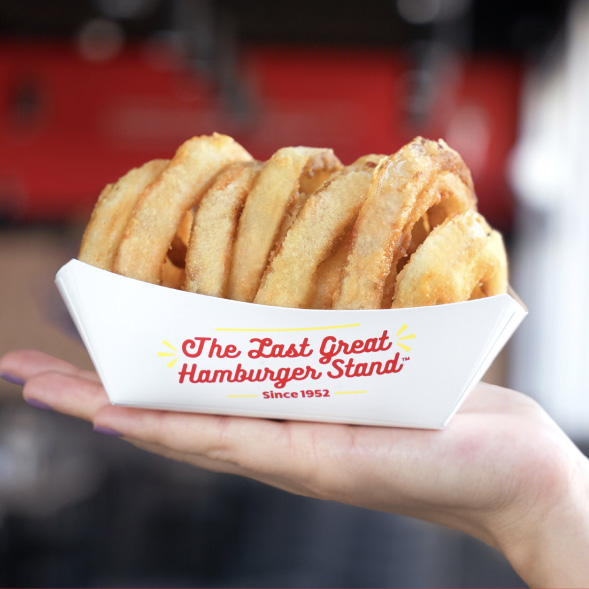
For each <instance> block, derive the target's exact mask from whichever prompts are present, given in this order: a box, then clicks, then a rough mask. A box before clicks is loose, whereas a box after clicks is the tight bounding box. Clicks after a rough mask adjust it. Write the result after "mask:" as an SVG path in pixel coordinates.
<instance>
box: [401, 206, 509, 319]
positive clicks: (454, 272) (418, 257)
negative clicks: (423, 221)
mask: <svg viewBox="0 0 589 589" xmlns="http://www.w3.org/2000/svg"><path fill="white" fill-rule="evenodd" d="M506 291H507V256H506V252H505V247H504V245H503V239H502V237H501V234H500V233H499V232H497V231H495V230H494V229H492V228H491V227H490V226H489V225H488V223H487V222H486V221H485V219H484V218H483V217H482V215H480V214H479V213H476V212H474V211H467V212H465V213H461V214H457V215H454V216H452V217H449V218H448V219H446V220H445V221H444V222H443V223H442V224H441V225H438V227H436V228H435V229H433V230H432V232H431V233H430V234H429V235H428V237H427V239H426V240H425V241H424V242H423V243H422V244H421V245H420V246H419V248H418V249H417V251H416V252H415V253H414V254H413V255H412V256H411V258H410V259H409V261H408V262H407V264H406V265H405V267H404V268H403V270H401V272H400V273H399V276H398V278H397V286H396V290H395V297H394V301H393V305H392V307H393V308H394V309H397V308H404V307H421V306H430V305H441V304H445V303H458V302H461V301H467V300H470V299H471V298H480V297H481V296H492V295H496V294H502V293H504V292H506Z"/></svg>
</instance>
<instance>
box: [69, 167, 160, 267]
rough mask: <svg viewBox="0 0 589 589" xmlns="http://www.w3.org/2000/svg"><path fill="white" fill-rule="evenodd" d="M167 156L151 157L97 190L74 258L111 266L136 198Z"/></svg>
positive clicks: (158, 170) (88, 262)
mask: <svg viewBox="0 0 589 589" xmlns="http://www.w3.org/2000/svg"><path fill="white" fill-rule="evenodd" d="M167 163H168V160H152V161H150V162H147V163H145V164H143V165H142V166H140V167H139V168H133V169H132V170H129V171H128V172H127V173H126V174H125V175H124V176H122V177H121V178H119V180H117V182H115V184H107V185H106V186H105V187H104V189H103V191H102V192H101V193H100V196H99V197H98V200H97V201H96V204H95V205H94V210H93V211H92V215H91V217H90V221H89V222H88V225H87V226H86V230H85V231H84V236H83V237H82V244H81V245H80V252H79V254H78V259H79V260H80V261H82V262H86V263H87V264H92V266H97V267H98V268H102V269H104V270H111V269H112V265H113V260H114V257H115V254H116V252H117V249H118V247H119V243H120V241H121V238H122V236H123V233H124V231H125V227H126V226H127V222H128V221H129V218H130V216H131V213H132V211H133V207H134V206H135V203H136V202H137V199H138V198H139V197H140V196H141V193H142V192H143V191H144V190H145V188H146V187H147V186H148V185H149V184H151V183H152V182H153V181H154V180H155V179H156V178H157V177H158V176H159V175H160V174H161V173H162V171H163V169H164V168H165V167H166V165H167Z"/></svg>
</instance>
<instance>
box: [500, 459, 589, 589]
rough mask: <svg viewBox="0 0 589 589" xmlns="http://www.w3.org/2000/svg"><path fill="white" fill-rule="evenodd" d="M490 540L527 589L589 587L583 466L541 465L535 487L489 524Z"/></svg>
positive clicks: (588, 504) (588, 495) (587, 484)
mask: <svg viewBox="0 0 589 589" xmlns="http://www.w3.org/2000/svg"><path fill="white" fill-rule="evenodd" d="M494 524H495V525H494V526H492V527H493V529H494V532H493V537H494V540H495V543H496V545H497V547H498V548H499V550H500V551H501V552H503V554H504V555H505V556H506V557H507V559H508V560H509V561H510V563H511V565H512V566H513V568H514V569H515V571H516V572H517V573H518V574H519V575H520V576H521V578H522V579H523V580H524V581H525V582H526V583H528V584H529V585H530V586H532V587H588V586H589V563H587V554H588V552H589V462H588V461H587V459H586V458H585V457H584V456H583V455H582V454H581V453H580V452H578V451H576V460H575V461H573V463H572V464H567V462H566V461H564V462H558V463H556V464H555V463H554V461H547V470H546V471H544V472H541V473H539V475H538V487H537V488H535V489H534V490H533V491H532V492H530V493H528V494H527V496H526V497H524V498H521V499H519V500H518V501H517V502H515V503H514V505H513V507H512V509H509V510H507V511H506V512H505V513H504V514H502V516H501V517H500V518H497V520H496V521H495V522H494Z"/></svg>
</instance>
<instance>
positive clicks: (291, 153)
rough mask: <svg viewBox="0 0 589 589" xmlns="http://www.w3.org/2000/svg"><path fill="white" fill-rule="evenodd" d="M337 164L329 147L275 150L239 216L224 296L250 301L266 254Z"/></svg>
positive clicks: (256, 287) (340, 165)
mask: <svg viewBox="0 0 589 589" xmlns="http://www.w3.org/2000/svg"><path fill="white" fill-rule="evenodd" d="M341 167H342V164H341V162H340V161H339V159H338V158H337V157H336V156H335V154H334V153H333V150H331V149H315V148H310V147H285V148H282V149H279V150H278V151H277V152H276V153H275V154H274V155H273V156H272V157H271V158H270V159H269V160H268V161H267V162H266V163H265V164H264V167H263V168H262V171H261V172H260V174H259V176H258V179H257V180H256V182H255V183H254V185H253V187H252V190H251V192H250V194H249V196H248V198H247V200H246V203H245V206H244V207H243V212H242V214H241V217H240V220H239V225H238V230H237V237H236V240H235V249H234V256H233V263H232V265H231V270H230V273H229V283H228V288H227V296H228V298H230V299H234V300H239V301H246V302H251V301H252V300H253V299H254V297H255V295H256V292H257V290H258V286H259V284H260V280H261V278H262V274H263V272H264V270H265V269H266V266H267V264H268V259H269V257H270V254H271V252H272V250H273V249H274V247H275V245H276V243H277V240H278V239H280V237H281V236H282V235H284V234H285V233H286V230H287V228H288V226H289V225H290V223H291V222H292V220H293V218H294V216H295V214H296V211H297V210H298V208H299V207H300V202H301V201H304V199H305V198H306V197H307V196H308V195H309V194H311V193H312V192H314V191H315V190H316V189H317V188H318V187H319V186H320V185H321V184H322V183H323V182H324V181H325V180H327V178H329V176H331V174H333V173H334V172H335V171H337V170H339V169H341Z"/></svg>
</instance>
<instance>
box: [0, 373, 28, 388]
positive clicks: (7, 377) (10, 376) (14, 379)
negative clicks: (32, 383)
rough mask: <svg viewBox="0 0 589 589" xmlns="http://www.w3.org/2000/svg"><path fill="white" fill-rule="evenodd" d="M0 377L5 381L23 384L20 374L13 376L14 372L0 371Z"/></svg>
mask: <svg viewBox="0 0 589 589" xmlns="http://www.w3.org/2000/svg"><path fill="white" fill-rule="evenodd" d="M0 378H3V379H4V380H6V381H7V382H10V383H12V384H16V385H18V386H21V387H22V386H23V385H24V384H25V381H24V379H23V378H21V377H20V376H15V375H14V374H8V373H7V372H2V373H0Z"/></svg>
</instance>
